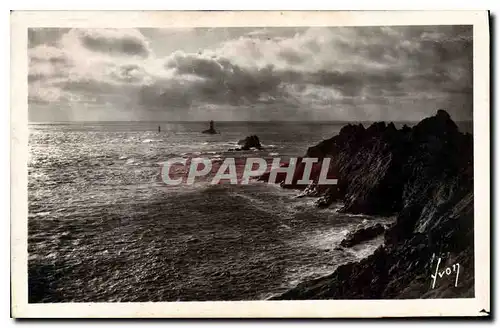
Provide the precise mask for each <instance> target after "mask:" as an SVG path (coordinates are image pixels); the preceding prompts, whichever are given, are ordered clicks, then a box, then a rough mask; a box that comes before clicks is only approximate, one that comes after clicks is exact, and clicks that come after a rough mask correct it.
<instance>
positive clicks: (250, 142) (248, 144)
mask: <svg viewBox="0 0 500 328" xmlns="http://www.w3.org/2000/svg"><path fill="white" fill-rule="evenodd" d="M238 145H240V146H241V148H239V149H236V150H249V149H251V148H255V149H259V150H260V149H262V145H261V144H260V140H259V137H257V136H256V135H251V136H248V137H246V138H245V139H242V140H240V141H238Z"/></svg>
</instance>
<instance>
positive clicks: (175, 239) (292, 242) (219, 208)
mask: <svg viewBox="0 0 500 328" xmlns="http://www.w3.org/2000/svg"><path fill="white" fill-rule="evenodd" d="M343 125H344V123H334V122H333V123H295V122H219V123H216V126H215V128H216V130H218V131H219V132H220V133H219V134H215V135H207V134H202V133H200V131H202V130H205V129H207V123H206V122H179V123H167V122H100V123H95V122H83V123H50V124H45V123H32V124H30V125H29V131H30V136H29V163H28V206H29V211H28V212H29V218H28V256H29V259H28V289H29V290H28V293H29V302H32V303H37V302H159V301H223V300H265V299H268V298H269V297H272V296H273V295H276V294H278V293H281V292H284V291H286V290H288V289H290V288H292V287H294V286H295V285H297V284H298V283H300V282H301V281H304V280H308V279H312V278H316V277H320V276H323V275H326V274H329V273H331V272H333V271H334V270H335V268H336V267H338V266H339V265H342V264H345V263H347V262H352V261H358V260H359V259H362V258H364V257H366V256H368V255H369V254H371V253H372V252H373V251H374V250H375V249H376V248H377V247H378V246H379V245H381V243H382V237H379V238H376V239H374V240H371V241H368V242H365V243H363V244H360V245H357V246H355V247H353V248H349V249H343V248H340V247H339V243H340V241H341V240H342V239H343V238H344V237H345V236H346V235H347V234H348V233H349V232H350V231H353V230H356V229H358V228H360V227H362V226H366V225H371V224H375V223H377V222H381V223H390V222H392V220H393V219H394V218H393V217H372V216H364V215H349V214H341V213H339V212H338V210H339V208H340V207H341V204H333V205H332V206H331V207H330V208H326V209H319V208H317V207H316V206H315V205H314V201H315V198H308V197H304V198H298V197H297V196H298V195H299V193H300V191H297V190H290V189H283V188H281V187H280V186H278V185H274V184H268V183H265V182H259V181H251V182H250V184H247V185H242V184H238V185H231V184H218V185H212V184H210V183H209V181H207V180H203V179H200V180H199V181H195V183H194V184H192V185H186V184H180V185H167V184H165V183H164V182H163V181H162V179H161V168H162V164H163V163H164V162H165V161H166V160H168V159H169V158H173V157H185V158H192V157H206V158H210V159H211V160H213V161H221V160H222V159H224V158H226V157H237V158H244V157H265V158H274V157H281V158H283V159H285V160H286V159H287V158H289V157H296V156H301V155H304V154H305V152H306V150H307V148H308V147H310V146H313V145H315V144H317V143H318V142H320V141H321V140H323V139H327V138H330V137H332V136H334V135H336V134H337V133H338V132H339V130H340V128H341V127H342V126H343ZM158 126H160V127H161V131H160V132H158ZM249 135H257V136H258V137H259V138H260V140H261V143H262V145H263V149H262V150H249V151H231V150H230V149H233V148H235V147H236V146H237V142H238V140H240V139H243V138H245V137H246V136H249Z"/></svg>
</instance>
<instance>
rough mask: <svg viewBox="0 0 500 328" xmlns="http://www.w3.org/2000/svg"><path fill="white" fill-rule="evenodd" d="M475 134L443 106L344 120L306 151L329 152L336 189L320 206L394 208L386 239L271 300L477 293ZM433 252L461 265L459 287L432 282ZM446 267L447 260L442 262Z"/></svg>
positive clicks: (351, 210)
mask: <svg viewBox="0 0 500 328" xmlns="http://www.w3.org/2000/svg"><path fill="white" fill-rule="evenodd" d="M472 145H473V140H472V136H471V135H470V134H464V133H461V132H460V131H459V130H458V128H457V125H456V124H455V123H454V122H453V121H452V120H451V117H450V115H449V114H448V113H447V112H446V111H444V110H438V111H437V113H436V114H435V115H434V116H432V117H428V118H426V119H424V120H422V121H421V122H420V123H418V124H417V125H415V126H414V127H412V128H410V127H408V126H404V127H403V128H402V129H400V130H398V129H396V128H395V127H394V126H393V125H391V124H389V125H386V124H384V123H374V124H372V125H371V126H370V127H368V128H367V129H364V128H363V127H362V126H359V125H347V126H344V127H343V128H342V129H341V130H340V132H339V134H338V135H337V136H334V137H333V138H330V139H327V140H324V141H322V142H321V143H319V144H318V145H316V146H314V147H310V148H309V149H308V150H307V153H306V155H307V156H317V157H325V156H330V157H332V159H333V160H332V164H333V165H334V166H335V167H336V169H337V170H338V174H339V182H340V183H339V185H338V186H337V189H336V190H335V191H332V189H328V190H326V191H325V192H324V193H323V194H322V196H321V198H319V200H318V203H319V204H318V205H319V206H328V205H329V204H331V203H332V202H334V201H336V200H338V201H343V203H344V208H343V210H342V211H344V212H348V213H363V214H375V215H387V214H390V213H397V217H396V222H395V223H394V224H393V225H392V226H391V227H390V228H388V229H387V230H386V232H385V234H384V245H383V246H381V247H380V248H379V249H377V251H376V252H375V253H374V254H372V255H371V256H369V257H367V258H365V259H363V260H361V261H359V262H353V263H349V264H346V265H342V266H340V267H338V268H337V269H336V270H335V271H334V272H333V273H332V274H331V275H329V276H326V277H323V278H319V279H316V280H312V281H306V282H303V283H301V284H299V285H298V286H297V287H296V288H294V289H292V290H290V291H288V292H286V293H284V294H282V295H280V296H277V297H275V299H332V298H336V299H339V298H340V299H370V298H373V299H380V298H426V297H434V298H435V297H443V298H447V297H473V296H474V229H473V228H474V188H473V175H474V174H473V151H472V150H473V149H472ZM433 256H436V257H439V256H442V257H443V261H446V263H447V264H446V265H452V264H453V263H460V266H461V268H463V270H462V269H461V271H460V282H459V285H458V286H457V287H455V286H454V285H453V284H454V282H453V281H451V280H450V279H448V280H446V279H443V280H441V281H440V282H439V284H440V285H439V287H437V288H436V289H432V288H431V287H430V275H431V274H434V271H435V263H432V262H431V259H432V258H433ZM443 265H445V264H443Z"/></svg>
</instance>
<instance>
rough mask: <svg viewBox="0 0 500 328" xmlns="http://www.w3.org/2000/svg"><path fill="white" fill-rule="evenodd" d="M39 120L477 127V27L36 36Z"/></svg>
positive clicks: (33, 65)
mask: <svg viewBox="0 0 500 328" xmlns="http://www.w3.org/2000/svg"><path fill="white" fill-rule="evenodd" d="M28 57H29V58H28V59H29V60H28V62H29V64H28V65H29V67H28V108H29V109H28V114H29V120H30V121H32V122H54V121H122V120H124V121H141V120H147V121H155V120H161V121H205V120H215V121H222V120H223V121H261V120H262V121H275V120H291V121H381V120H383V121H418V120H420V119H422V118H424V117H426V116H429V115H433V114H434V113H435V112H436V110H437V109H445V110H447V111H448V112H449V113H450V114H451V116H452V118H454V119H455V120H471V119H472V27H471V26H391V27H388V26H387V27H384V26H382V27H311V28H308V27H273V28H269V27H263V28H183V29H173V28H168V29H62V28H36V29H29V31H28Z"/></svg>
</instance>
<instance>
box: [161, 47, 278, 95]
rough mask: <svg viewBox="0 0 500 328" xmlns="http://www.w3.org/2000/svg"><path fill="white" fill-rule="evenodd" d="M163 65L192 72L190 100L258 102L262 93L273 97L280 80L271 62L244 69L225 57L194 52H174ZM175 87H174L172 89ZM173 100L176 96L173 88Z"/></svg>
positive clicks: (182, 73) (182, 72)
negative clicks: (204, 55)
mask: <svg viewBox="0 0 500 328" xmlns="http://www.w3.org/2000/svg"><path fill="white" fill-rule="evenodd" d="M165 65H166V67H167V68H169V69H173V70H174V71H175V74H176V75H177V76H181V77H182V76H187V77H189V76H192V77H193V78H194V80H192V81H191V82H190V83H189V91H188V93H183V94H185V95H186V97H181V98H180V99H182V101H187V100H186V98H187V96H189V97H191V98H192V99H193V101H207V102H210V103H215V104H217V103H227V104H231V105H238V104H247V103H258V102H261V101H263V100H261V96H262V95H267V98H266V99H269V97H275V96H277V95H278V93H279V88H278V86H279V85H280V83H281V80H280V78H279V76H277V74H275V72H274V71H273V67H272V66H267V67H264V68H261V69H251V70H250V69H245V68H242V67H240V66H239V65H235V64H233V63H231V61H229V60H228V59H227V58H221V57H203V56H201V55H195V54H182V53H176V54H174V55H173V56H172V57H171V58H169V59H168V60H167V62H166V64H165ZM171 90H172V88H171V87H170V90H168V91H165V92H164V93H163V97H164V99H166V100H168V101H171V100H172V99H170V98H172V97H171V96H166V95H169V92H170V91H171ZM174 90H175V89H174ZM173 98H174V100H178V99H179V97H178V95H177V90H175V96H174V97H173Z"/></svg>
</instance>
